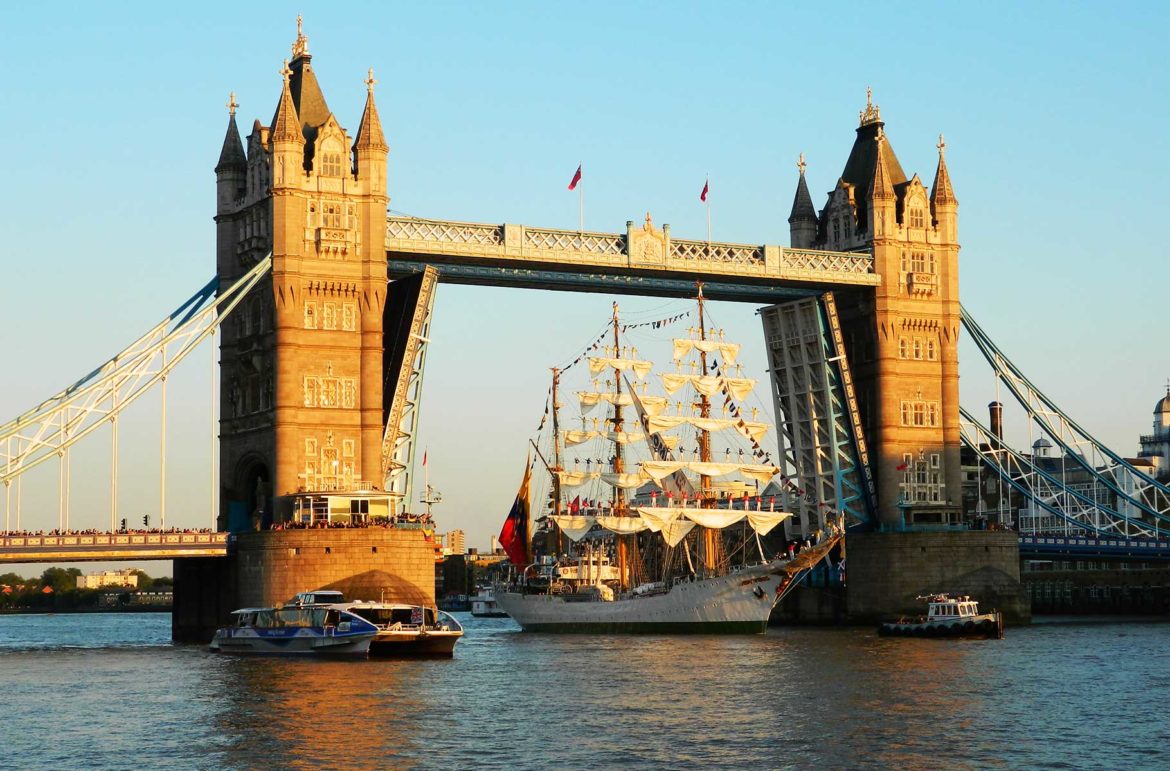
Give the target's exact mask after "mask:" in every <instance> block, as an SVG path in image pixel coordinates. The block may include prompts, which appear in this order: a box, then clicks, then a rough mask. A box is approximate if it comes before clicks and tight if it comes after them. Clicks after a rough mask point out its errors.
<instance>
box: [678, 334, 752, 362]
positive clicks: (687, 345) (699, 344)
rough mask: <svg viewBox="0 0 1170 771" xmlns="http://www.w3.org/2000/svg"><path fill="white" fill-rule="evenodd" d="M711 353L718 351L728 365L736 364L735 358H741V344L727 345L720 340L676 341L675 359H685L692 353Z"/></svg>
mask: <svg viewBox="0 0 1170 771" xmlns="http://www.w3.org/2000/svg"><path fill="white" fill-rule="evenodd" d="M695 350H698V351H702V352H703V353H711V352H712V351H718V352H719V353H720V354H721V355H722V356H723V361H724V363H726V364H735V357H736V356H739V343H725V342H722V341H720V340H682V339H676V340H675V341H674V358H675V359H676V360H678V359H682V358H685V357H686V356H687V354H689V353H690V352H691V351H695Z"/></svg>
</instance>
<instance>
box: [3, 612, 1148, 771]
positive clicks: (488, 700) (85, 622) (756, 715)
mask: <svg viewBox="0 0 1170 771" xmlns="http://www.w3.org/2000/svg"><path fill="white" fill-rule="evenodd" d="M460 618H461V619H464V620H465V622H466V630H467V634H466V636H465V637H464V639H463V640H462V642H460V643H459V645H458V647H457V648H456V654H455V658H454V659H452V660H438V661H434V660H432V661H387V660H371V661H316V660H306V659H278V658H233V657H227V656H217V655H213V654H210V653H208V652H207V650H206V649H205V648H204V647H202V646H193V645H172V644H171V643H170V642H169V635H170V616H168V615H166V614H85V615H45V616H3V617H0V699H2V701H0V703H2V705H3V706H2V714H0V767H3V768H66V767H68V768H113V769H139V768H145V769H163V768H176V769H187V768H261V767H263V768H322V767H332V768H443V769H452V768H457V769H462V768H473V767H478V768H573V769H578V768H593V769H597V768H639V769H641V768H647V769H651V768H663V769H666V768H749V767H750V768H757V769H780V768H812V767H815V768H830V769H836V768H906V769H912V768H1024V767H1027V768H1109V769H1118V768H1159V767H1160V768H1167V767H1170V746H1168V744H1167V739H1168V737H1170V729H1168V728H1167V721H1168V720H1170V718H1168V717H1167V715H1170V645H1167V642H1170V625H1166V624H1155V623H1129V624H1104V623H1102V624H1090V623H1061V624H1055V623H1047V624H1036V625H1033V626H1031V627H1026V628H1018V629H1016V628H1013V629H1009V630H1008V633H1007V638H1006V639H1004V640H1000V641H986V640H957V641H956V640H949V641H948V640H904V639H897V640H888V639H884V638H878V637H877V636H876V635H875V634H873V633H872V632H870V631H868V630H861V629H808V628H782V629H772V630H769V632H768V634H766V635H763V636H752V637H714V636H712V637H584V636H552V635H535V634H523V633H520V632H519V631H518V630H517V627H516V626H515V625H514V624H513V623H512V622H511V621H510V620H508V619H473V618H471V617H470V616H467V615H466V614H460Z"/></svg>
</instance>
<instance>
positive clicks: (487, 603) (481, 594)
mask: <svg viewBox="0 0 1170 771" xmlns="http://www.w3.org/2000/svg"><path fill="white" fill-rule="evenodd" d="M471 615H473V616H475V617H476V618H507V617H508V614H507V613H505V612H504V611H502V610H500V607H499V606H498V605H496V594H495V590H494V589H492V587H490V586H481V587H479V591H478V592H477V593H476V594H473V595H472V596H471Z"/></svg>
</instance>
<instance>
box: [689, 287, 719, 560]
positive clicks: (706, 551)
mask: <svg viewBox="0 0 1170 771" xmlns="http://www.w3.org/2000/svg"><path fill="white" fill-rule="evenodd" d="M695 286H696V288H697V289H698V290H699V297H698V301H699V340H706V339H707V325H706V321H705V320H704V316H703V282H702V281H696V282H695ZM699 374H700V375H706V374H707V352H706V351H704V350H702V349H701V348H700V349H699ZM699 416H700V417H703V418H710V417H711V399H710V398H708V397H707V395H706V394H703V393H700V394H699ZM699 460H701V461H702V462H704V463H710V462H711V432H710V431H708V430H707V429H699ZM713 497H714V496H713V494H712V492H711V477H709V476H707V475H706V474H700V475H699V505H700V506H701V507H703V508H707V507H708V506H710V505H714V501H713ZM717 537H718V534H717V531H715V530H711V529H710V528H703V567H704V568H705V569H706V570H707V571H708V572H711V571H714V570H715V568H716V563H717V562H718V559H719V558H718V554H717V549H716V538H717Z"/></svg>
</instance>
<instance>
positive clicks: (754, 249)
mask: <svg viewBox="0 0 1170 771" xmlns="http://www.w3.org/2000/svg"><path fill="white" fill-rule="evenodd" d="M670 256H671V257H674V258H675V259H676V260H707V261H711V262H731V263H739V264H741V265H760V266H763V265H764V247H762V246H747V245H743V244H719V243H713V242H707V241H675V240H673V239H672V240H671V242H670Z"/></svg>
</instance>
